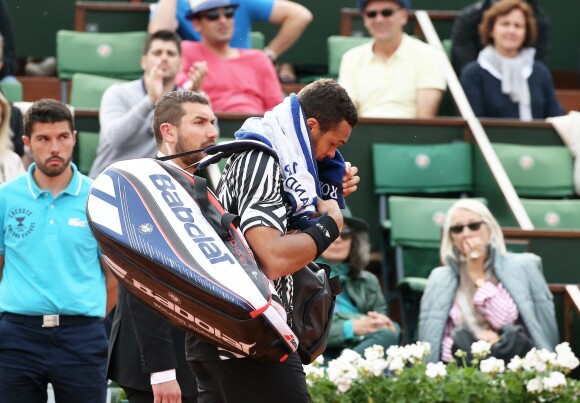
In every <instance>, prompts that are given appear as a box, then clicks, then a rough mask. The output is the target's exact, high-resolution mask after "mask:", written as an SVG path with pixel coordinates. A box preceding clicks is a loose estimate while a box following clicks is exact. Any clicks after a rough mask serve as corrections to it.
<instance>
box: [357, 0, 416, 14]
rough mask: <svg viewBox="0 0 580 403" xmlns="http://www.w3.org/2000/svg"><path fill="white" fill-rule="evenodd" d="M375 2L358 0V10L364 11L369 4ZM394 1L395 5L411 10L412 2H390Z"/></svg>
mask: <svg viewBox="0 0 580 403" xmlns="http://www.w3.org/2000/svg"><path fill="white" fill-rule="evenodd" d="M371 1H373V0H357V1H356V2H357V5H358V9H359V10H360V11H364V10H365V7H366V6H367V4H369V3H370V2H371ZM389 1H394V2H395V3H397V4H399V5H400V6H401V7H403V8H406V9H407V10H410V9H411V0H389Z"/></svg>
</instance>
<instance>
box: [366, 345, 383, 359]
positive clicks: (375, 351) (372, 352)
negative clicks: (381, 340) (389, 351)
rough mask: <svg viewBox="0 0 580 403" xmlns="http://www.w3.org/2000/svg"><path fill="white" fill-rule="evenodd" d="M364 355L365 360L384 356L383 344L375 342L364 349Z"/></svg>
mask: <svg viewBox="0 0 580 403" xmlns="http://www.w3.org/2000/svg"><path fill="white" fill-rule="evenodd" d="M364 356H365V358H366V359H367V360H371V361H373V360H380V359H383V358H385V349H384V348H383V346H381V345H379V344H375V345H374V346H371V347H367V348H366V349H365V353H364Z"/></svg>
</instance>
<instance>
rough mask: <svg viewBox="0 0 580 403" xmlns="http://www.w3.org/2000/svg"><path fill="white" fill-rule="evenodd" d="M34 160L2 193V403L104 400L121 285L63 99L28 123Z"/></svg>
mask: <svg viewBox="0 0 580 403" xmlns="http://www.w3.org/2000/svg"><path fill="white" fill-rule="evenodd" d="M24 127H25V132H26V135H25V138H24V142H25V144H26V146H27V147H29V148H30V151H31V154H32V156H33V159H34V163H33V164H32V165H31V166H30V168H29V170H28V174H27V175H22V176H20V177H18V178H16V179H14V180H12V181H10V182H8V183H5V184H4V185H2V186H1V187H0V228H2V231H0V279H1V281H0V313H1V321H0V324H1V330H2V337H0V401H2V402H42V401H46V399H47V383H49V382H50V383H51V384H52V386H53V389H54V392H55V396H56V400H57V401H58V402H94V403H103V402H104V401H105V399H106V395H107V379H106V366H107V344H108V341H107V336H106V334H105V328H104V326H103V322H102V319H103V317H105V315H106V313H107V312H109V311H110V310H111V309H112V308H113V306H114V305H115V303H116V297H117V290H116V285H117V281H116V280H115V278H114V277H113V275H112V274H111V273H110V271H109V269H108V268H107V266H106V264H105V262H104V261H102V262H100V259H99V250H98V246H97V242H96V240H95V239H94V238H93V235H92V233H91V230H90V228H89V226H88V224H87V216H86V211H85V206H86V203H87V197H88V192H89V188H90V186H91V182H92V181H91V180H90V179H89V178H87V177H86V176H84V175H82V174H80V173H79V172H78V170H77V167H76V166H75V165H74V164H73V163H71V159H72V153H73V148H74V145H75V141H76V132H75V131H74V127H73V117H72V114H71V112H70V111H69V109H68V108H67V107H66V106H65V105H64V104H62V103H60V102H58V101H55V100H51V99H46V100H40V101H38V102H35V103H34V104H33V105H32V106H31V107H30V109H29V110H28V111H27V112H26V115H25V118H24Z"/></svg>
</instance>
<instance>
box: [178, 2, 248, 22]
mask: <svg viewBox="0 0 580 403" xmlns="http://www.w3.org/2000/svg"><path fill="white" fill-rule="evenodd" d="M189 6H190V7H191V11H190V12H189V13H188V14H187V18H189V19H192V18H193V16H194V15H196V14H198V13H201V12H202V11H207V10H211V9H213V8H219V7H237V6H239V3H238V2H237V1H234V0H189Z"/></svg>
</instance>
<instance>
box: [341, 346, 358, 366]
mask: <svg viewBox="0 0 580 403" xmlns="http://www.w3.org/2000/svg"><path fill="white" fill-rule="evenodd" d="M337 359H338V360H341V361H346V362H350V363H353V364H355V363H358V362H359V361H360V360H362V357H361V356H360V354H359V353H357V352H356V351H354V350H350V349H348V348H346V349H344V350H342V353H341V354H340V357H338V358H337Z"/></svg>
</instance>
